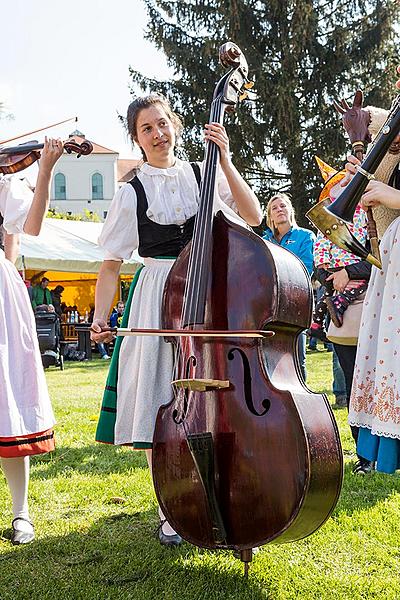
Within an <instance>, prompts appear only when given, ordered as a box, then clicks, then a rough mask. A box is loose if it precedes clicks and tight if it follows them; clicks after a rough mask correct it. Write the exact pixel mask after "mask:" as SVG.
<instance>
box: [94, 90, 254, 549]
mask: <svg viewBox="0 0 400 600" xmlns="http://www.w3.org/2000/svg"><path fill="white" fill-rule="evenodd" d="M127 122H128V129H129V134H130V136H131V138H132V141H133V142H135V143H136V144H137V145H138V146H139V147H140V148H141V150H142V154H143V161H144V162H143V164H142V166H141V167H140V169H139V173H138V175H137V177H135V178H134V179H133V180H132V181H131V182H129V183H127V184H126V185H124V186H123V187H122V188H121V189H120V190H119V191H118V192H117V194H116V195H115V197H114V199H113V202H112V205H111V208H110V211H109V213H108V215H107V219H106V222H105V224H104V228H103V231H102V234H101V236H100V239H99V244H100V245H101V246H102V247H103V248H104V249H105V251H106V258H105V261H104V263H103V265H102V267H101V270H100V273H99V278H98V282H97V287H96V312H95V315H94V320H93V325H92V330H93V332H92V339H93V340H94V341H96V342H106V341H109V340H110V339H111V338H112V335H110V334H109V333H100V331H101V328H102V327H104V326H106V324H107V316H108V313H109V309H110V306H111V303H112V299H113V297H114V293H115V289H116V284H117V279H118V273H119V269H120V266H121V262H122V260H123V259H127V258H130V256H131V255H132V252H133V251H134V250H135V249H137V248H138V249H139V254H140V255H141V256H143V257H144V268H143V269H142V270H141V271H140V273H139V275H138V277H137V278H136V279H135V281H134V285H132V286H131V293H130V299H129V301H128V305H127V307H126V310H125V314H124V322H123V326H127V327H134V328H137V327H139V328H155V329H160V328H161V305H162V294H163V289H164V283H165V280H166V278H167V275H168V273H169V271H170V269H171V267H172V265H173V264H174V261H175V258H176V257H177V256H178V254H179V252H180V251H181V250H182V249H183V247H184V246H185V245H186V243H187V242H188V241H189V240H190V239H191V236H192V231H193V222H194V217H195V215H196V213H197V210H198V203H199V181H200V178H201V168H200V165H198V164H197V163H193V164H192V163H189V162H187V161H182V160H179V159H178V158H177V157H176V156H175V145H176V142H177V139H178V138H179V136H180V134H181V132H182V123H181V121H180V119H179V117H178V115H177V114H175V113H174V112H173V111H172V109H171V107H170V105H169V103H168V102H167V100H166V99H165V98H164V97H163V96H161V95H160V94H154V93H153V94H150V95H149V96H145V97H142V98H138V99H136V100H135V101H134V102H132V103H131V105H130V106H129V108H128V115H127ZM204 136H205V140H206V141H208V140H209V141H212V142H214V143H215V144H216V145H217V146H218V148H219V151H220V171H219V175H218V194H217V197H216V198H215V210H222V211H223V212H224V213H225V214H226V215H227V216H228V217H229V218H231V219H232V220H238V221H239V222H240V223H241V224H245V223H244V221H245V222H247V223H248V224H249V225H258V224H259V223H260V222H261V218H262V214H261V209H260V205H259V202H258V200H257V198H256V196H255V194H254V193H253V192H252V191H251V189H250V188H249V186H248V185H247V184H246V182H245V181H244V180H243V178H242V177H241V176H240V174H239V173H238V171H237V170H236V168H235V167H234V165H233V163H232V161H231V157H230V152H229V139H228V136H227V134H226V131H225V128H224V127H223V125H220V124H219V123H210V124H208V125H206V127H205V133H204ZM120 341H121V338H118V339H117V344H116V351H114V354H113V360H112V363H111V366H110V374H109V378H108V380H107V386H106V392H105V395H104V399H103V406H102V412H101V416H100V421H99V426H98V430H97V440H98V441H103V442H109V443H114V444H129V445H132V446H133V447H134V448H136V449H145V450H146V455H147V460H148V464H149V466H150V467H151V446H152V439H153V430H154V425H155V420H156V416H157V412H158V409H159V407H160V406H161V405H162V404H166V403H167V402H169V400H170V399H171V397H172V388H171V380H172V372H173V349H172V347H171V346H172V345H171V344H166V343H165V341H164V339H163V338H161V337H126V338H124V339H123V341H122V343H121V344H120V345H119V342H120ZM159 539H160V542H161V543H162V544H164V545H178V544H180V543H181V538H180V537H179V536H178V535H177V534H176V532H175V531H174V530H173V529H172V527H171V526H170V525H169V523H168V522H167V521H166V520H165V518H164V515H163V514H162V512H161V510H160V528H159Z"/></svg>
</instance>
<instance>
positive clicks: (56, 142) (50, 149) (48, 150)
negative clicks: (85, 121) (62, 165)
mask: <svg viewBox="0 0 400 600" xmlns="http://www.w3.org/2000/svg"><path fill="white" fill-rule="evenodd" d="M63 150H64V146H63V143H62V141H61V140H60V139H59V138H58V139H55V138H47V137H45V138H44V146H43V150H42V152H41V157H40V163H39V164H40V167H39V168H40V169H42V170H47V171H51V170H52V169H53V167H54V165H55V164H56V162H57V161H58V159H59V158H60V156H61V155H62V153H63Z"/></svg>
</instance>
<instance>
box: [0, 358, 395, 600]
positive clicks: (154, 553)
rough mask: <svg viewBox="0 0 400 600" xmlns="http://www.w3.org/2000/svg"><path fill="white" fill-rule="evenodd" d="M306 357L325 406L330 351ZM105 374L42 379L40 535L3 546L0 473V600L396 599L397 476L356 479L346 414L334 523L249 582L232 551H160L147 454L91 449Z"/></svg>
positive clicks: (37, 484)
mask: <svg viewBox="0 0 400 600" xmlns="http://www.w3.org/2000/svg"><path fill="white" fill-rule="evenodd" d="M307 361H308V373H309V385H310V387H311V388H313V389H315V390H316V391H323V392H326V393H328V395H329V397H330V400H331V401H333V398H332V395H331V394H330V387H331V380H332V374H331V373H332V367H331V361H332V355H331V354H328V353H326V352H325V351H321V352H318V353H313V354H310V355H308V358H307ZM107 367H108V365H107V364H104V362H102V361H99V360H97V361H93V362H91V363H88V364H85V363H67V364H66V369H65V371H64V372H61V371H59V370H52V371H50V372H48V373H47V379H48V383H49V387H50V392H51V396H52V399H53V404H54V408H55V411H56V415H57V420H58V425H57V430H56V431H57V444H58V445H57V450H56V451H55V452H54V453H53V454H51V455H44V456H41V457H36V458H33V459H32V473H31V485H30V507H31V513H32V517H33V520H34V522H35V526H36V535H37V538H36V541H35V542H33V543H32V544H30V545H27V546H25V547H12V546H11V545H10V542H9V541H8V539H7V535H9V526H10V523H11V519H12V515H11V510H10V504H11V503H10V498H9V494H8V489H7V487H6V484H5V481H4V479H3V478H2V476H1V475H0V600H11V599H12V600H28V599H29V600H32V599H33V600H45V599H52V600H53V599H55V600H58V599H73V600H75V599H82V600H95V599H96V600H99V599H100V600H103V599H112V598H115V599H118V600H124V599H128V598H138V599H146V600H147V599H148V600H152V599H155V600H158V599H163V600H164V599H166V600H170V599H171V600H181V599H185V600H203V599H207V600H208V599H210V600H212V599H239V600H250V599H254V600H256V599H257V600H258V599H260V600H261V599H264V600H266V599H271V600H281V599H282V600H287V599H295V598H296V599H300V598H301V599H304V600H309V599H310V600H311V599H328V598H329V599H330V598H332V599H333V598H346V599H347V598H348V599H350V598H351V599H353V598H354V599H359V598H379V599H380V600H387V599H398V598H400V572H399V559H400V548H399V540H400V503H399V498H400V496H399V492H400V478H399V477H398V475H395V476H388V475H383V474H376V473H374V474H372V475H370V476H366V477H364V478H362V477H355V476H353V475H352V473H351V466H352V462H353V461H354V446H353V443H352V441H351V437H350V434H349V429H348V427H347V425H346V411H345V410H344V409H340V410H336V411H335V416H336V418H337V420H338V423H339V426H340V431H341V436H342V443H343V448H344V454H345V462H346V469H345V480H344V486H343V491H342V495H341V498H340V501H339V503H338V505H337V507H336V509H335V512H334V514H333V517H332V518H330V519H329V521H328V522H327V523H326V524H325V525H324V526H323V527H322V528H321V529H320V530H319V531H318V532H317V533H316V534H314V535H313V536H311V537H310V538H307V539H305V540H303V541H301V542H296V543H293V544H287V545H281V546H279V545H278V546H272V545H271V546H265V547H264V548H262V549H261V551H260V552H259V553H258V554H257V555H256V556H255V558H254V560H253V563H252V565H251V568H250V575H249V579H248V580H245V579H244V578H243V576H242V572H243V567H242V564H241V562H240V561H238V560H236V559H234V558H233V556H232V553H231V552H227V551H221V552H209V551H204V550H201V549H198V548H195V547H193V546H190V545H189V544H184V545H182V546H181V547H180V548H179V549H171V550H169V549H164V548H162V547H161V546H160V545H159V543H158V541H157V539H156V537H155V535H154V530H155V528H156V525H157V515H156V501H155V496H154V493H153V490H152V485H151V482H150V476H149V472H148V469H147V468H146V461H145V457H144V454H143V453H142V452H133V451H132V450H129V449H128V448H115V447H112V446H105V445H100V444H96V443H95V442H94V432H95V427H96V419H97V413H98V408H99V402H100V398H101V394H102V387H103V384H104V381H105V377H106V371H107Z"/></svg>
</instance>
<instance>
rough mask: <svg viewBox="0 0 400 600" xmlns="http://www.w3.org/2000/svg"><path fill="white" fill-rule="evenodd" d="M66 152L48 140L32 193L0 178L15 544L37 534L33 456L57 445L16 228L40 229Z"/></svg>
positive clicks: (2, 410)
mask: <svg viewBox="0 0 400 600" xmlns="http://www.w3.org/2000/svg"><path fill="white" fill-rule="evenodd" d="M62 152H63V145H62V143H61V141H60V140H52V139H50V140H46V142H45V144H44V148H43V152H42V156H41V160H40V167H39V175H38V179H37V184H36V189H35V193H34V194H33V197H32V192H31V191H30V189H29V188H28V187H27V185H26V184H23V183H22V182H21V181H20V180H19V179H18V176H15V175H14V176H11V177H8V176H7V177H1V178H0V217H1V220H2V222H3V228H4V230H2V227H1V226H0V464H1V466H2V468H3V472H4V474H5V476H6V479H7V482H8V485H9V488H10V491H11V497H12V506H13V516H14V519H13V521H12V536H11V541H12V543H13V544H26V543H28V542H30V541H32V540H33V538H34V530H33V525H32V523H31V520H30V515H29V509H28V482H29V456H30V455H34V454H41V453H43V452H48V451H49V450H52V449H53V448H54V435H53V431H52V428H53V425H54V415H53V411H52V408H51V404H50V399H49V395H48V391H47V386H46V381H45V378H44V373H43V367H42V361H41V357H40V351H39V346H38V341H37V334H36V327H35V320H34V317H33V313H32V309H31V304H30V300H29V297H28V293H27V290H26V287H25V285H24V282H23V281H22V279H21V277H20V275H19V274H18V272H17V270H16V269H15V267H14V265H13V264H12V262H13V261H14V260H15V258H16V244H17V241H18V234H19V233H22V232H25V233H28V234H30V235H38V234H39V232H40V229H41V226H42V222H43V219H44V217H45V215H46V212H47V209H48V205H49V188H50V180H51V176H52V172H53V167H54V165H55V163H56V161H57V160H58V158H59V157H60V156H61V154H62ZM4 232H5V233H4ZM2 233H3V235H2ZM2 237H4V244H3V245H4V250H3V249H2V243H1V238H2Z"/></svg>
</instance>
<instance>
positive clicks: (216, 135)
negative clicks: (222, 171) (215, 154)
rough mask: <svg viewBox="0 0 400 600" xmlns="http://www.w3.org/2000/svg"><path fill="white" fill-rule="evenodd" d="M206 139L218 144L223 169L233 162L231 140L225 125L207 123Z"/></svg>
mask: <svg viewBox="0 0 400 600" xmlns="http://www.w3.org/2000/svg"><path fill="white" fill-rule="evenodd" d="M204 139H205V140H206V141H207V140H210V141H212V142H215V144H217V146H218V148H219V150H220V163H221V167H222V168H223V167H224V166H225V165H226V164H228V163H230V162H231V155H230V152H229V138H228V134H227V133H226V130H225V127H224V126H223V125H221V124H220V123H207V124H206V126H205V129H204Z"/></svg>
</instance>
